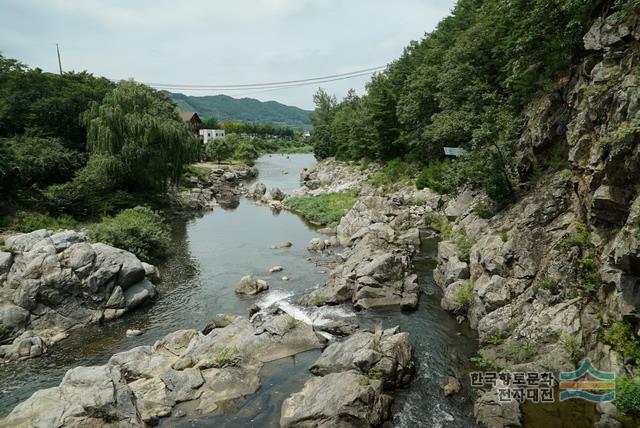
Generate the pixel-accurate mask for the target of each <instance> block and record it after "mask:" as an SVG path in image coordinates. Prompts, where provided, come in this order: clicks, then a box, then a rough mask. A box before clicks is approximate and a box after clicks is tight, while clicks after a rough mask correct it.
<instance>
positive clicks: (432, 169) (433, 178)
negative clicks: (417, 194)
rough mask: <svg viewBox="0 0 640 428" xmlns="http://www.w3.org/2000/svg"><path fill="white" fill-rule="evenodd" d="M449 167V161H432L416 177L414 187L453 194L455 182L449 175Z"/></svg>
mask: <svg viewBox="0 0 640 428" xmlns="http://www.w3.org/2000/svg"><path fill="white" fill-rule="evenodd" d="M449 167H450V162H449V161H440V160H432V161H431V162H429V164H428V165H427V166H426V167H425V168H424V169H423V170H422V171H421V172H420V174H419V175H418V178H417V179H416V187H417V188H418V189H424V188H429V189H431V190H434V191H436V192H438V193H445V194H446V193H453V192H454V191H455V190H456V184H455V181H456V180H455V179H454V177H453V176H452V174H450V171H449Z"/></svg>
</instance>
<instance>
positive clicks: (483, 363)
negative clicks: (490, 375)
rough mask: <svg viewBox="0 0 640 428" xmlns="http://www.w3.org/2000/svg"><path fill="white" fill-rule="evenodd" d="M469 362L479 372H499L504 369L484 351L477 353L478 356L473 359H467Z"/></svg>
mask: <svg viewBox="0 0 640 428" xmlns="http://www.w3.org/2000/svg"><path fill="white" fill-rule="evenodd" d="M469 361H471V363H472V364H473V365H474V366H476V367H477V368H478V369H480V370H485V371H489V370H491V371H500V370H502V369H504V366H503V365H502V364H500V363H499V362H498V361H496V360H495V359H493V358H490V357H489V355H488V354H487V353H486V352H484V351H478V354H477V355H476V356H475V357H471V358H469Z"/></svg>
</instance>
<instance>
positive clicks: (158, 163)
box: [81, 81, 198, 191]
mask: <svg viewBox="0 0 640 428" xmlns="http://www.w3.org/2000/svg"><path fill="white" fill-rule="evenodd" d="M81 121H82V123H83V124H84V125H85V126H86V127H87V148H88V150H89V151H90V152H91V155H92V158H94V159H104V160H105V165H104V168H106V170H107V173H109V174H111V175H112V177H117V179H118V181H119V182H120V183H122V185H123V186H124V187H126V188H128V189H130V190H137V191H139V190H152V191H164V190H166V188H167V186H168V184H169V183H176V182H177V181H178V179H179V178H180V176H181V174H182V169H183V167H184V165H185V164H187V163H189V162H192V161H193V160H195V158H196V156H197V149H198V142H197V139H196V137H195V136H194V135H193V133H192V132H191V130H190V128H189V127H188V126H187V125H186V124H185V123H183V121H182V120H181V119H180V118H179V116H178V114H177V113H176V110H175V105H174V104H173V102H172V101H171V100H170V99H169V97H168V96H166V95H165V94H163V93H161V92H158V91H156V90H154V89H152V88H150V87H148V86H145V85H142V84H139V83H136V82H133V81H122V82H120V83H118V84H117V85H116V87H115V89H114V90H113V91H112V92H111V93H109V94H108V95H107V96H105V97H104V99H103V101H102V103H101V104H97V103H93V104H92V105H91V107H90V108H89V109H88V110H87V111H86V112H85V113H84V114H83V115H82V118H81Z"/></svg>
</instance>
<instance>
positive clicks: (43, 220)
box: [13, 211, 78, 233]
mask: <svg viewBox="0 0 640 428" xmlns="http://www.w3.org/2000/svg"><path fill="white" fill-rule="evenodd" d="M77 225H78V222H77V221H76V220H74V219H73V218H72V217H70V216H68V215H60V216H57V217H53V216H50V215H48V214H42V213H34V212H26V211H20V212H18V214H17V215H16V222H15V225H14V226H13V228H14V229H15V230H17V231H18V232H25V233H27V232H32V231H34V230H38V229H49V230H63V229H74V228H75V227H76V226H77Z"/></svg>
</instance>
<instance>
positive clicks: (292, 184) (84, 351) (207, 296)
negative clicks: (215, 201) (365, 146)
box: [0, 154, 475, 427]
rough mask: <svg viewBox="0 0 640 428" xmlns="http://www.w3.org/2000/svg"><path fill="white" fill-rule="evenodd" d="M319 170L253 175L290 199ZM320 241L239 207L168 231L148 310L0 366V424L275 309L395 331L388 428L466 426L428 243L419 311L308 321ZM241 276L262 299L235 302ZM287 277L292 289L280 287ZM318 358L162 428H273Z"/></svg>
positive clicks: (290, 158)
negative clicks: (299, 298) (42, 392)
mask: <svg viewBox="0 0 640 428" xmlns="http://www.w3.org/2000/svg"><path fill="white" fill-rule="evenodd" d="M314 164H315V159H314V158H313V156H312V155H307V154H297V155H265V156H262V157H261V158H260V159H258V161H257V163H256V166H257V168H258V170H259V171H260V175H259V180H260V181H262V182H263V183H265V184H266V185H267V187H268V188H270V187H272V186H278V187H279V188H280V189H282V190H283V191H285V192H287V193H290V192H291V191H292V190H294V189H296V188H297V187H298V186H299V183H298V174H299V171H300V170H301V169H302V168H309V167H312V166H313V165H314ZM316 229H317V228H315V227H314V226H312V225H309V224H307V223H305V222H304V221H303V220H302V219H301V218H299V217H298V216H297V215H295V214H292V213H289V212H287V211H282V212H279V213H277V212H273V211H272V210H271V209H269V208H268V207H266V206H262V205H257V204H254V203H253V202H251V201H248V200H246V199H244V198H242V199H241V201H240V204H239V205H238V206H237V207H235V208H233V209H228V210H225V209H222V208H216V209H214V210H213V211H211V212H207V213H205V214H204V215H203V216H202V217H199V218H196V219H193V220H189V221H180V222H176V223H174V224H173V252H172V255H171V256H170V258H169V259H168V260H167V261H166V262H165V263H163V264H162V265H161V266H160V268H161V273H162V277H163V281H162V283H161V284H160V285H159V287H158V291H159V298H158V299H157V300H156V301H155V302H154V304H153V305H150V306H148V307H146V308H143V309H141V310H138V311H135V312H134V313H131V314H128V315H127V316H125V317H123V318H121V319H119V320H116V321H113V322H110V323H108V324H104V325H95V326H90V327H86V328H83V329H80V330H78V331H76V332H72V334H71V335H70V337H69V338H68V339H66V340H63V341H62V342H60V343H58V344H56V345H55V346H53V347H52V348H51V350H50V351H49V352H48V353H47V354H45V355H43V356H42V357H40V358H35V359H31V360H27V361H22V362H14V363H8V364H5V365H2V366H0V379H2V384H1V386H0V415H5V414H6V413H8V412H9V411H10V410H11V409H12V408H13V407H14V406H15V405H16V404H17V403H19V402H21V401H23V400H25V399H26V398H28V397H29V396H30V395H31V394H32V393H33V392H34V391H35V390H37V389H41V388H47V387H51V386H55V385H58V384H59V383H60V380H61V378H62V376H63V374H64V373H65V372H66V371H67V370H68V369H69V368H71V367H75V366H79V365H85V366H86V365H98V364H104V363H106V362H107V361H108V359H109V357H110V356H111V355H112V354H114V353H116V352H120V351H123V350H127V349H130V348H133V347H135V346H139V345H146V344H153V343H154V342H155V341H156V340H158V339H159V338H161V337H162V336H164V335H166V334H167V333H169V332H172V331H175V330H179V329H186V328H194V329H201V328H202V327H203V326H204V325H205V324H206V322H207V320H209V319H212V318H214V317H215V316H216V315H218V314H224V313H234V314H243V315H246V314H247V310H248V308H249V307H250V306H251V305H252V304H253V303H257V304H258V305H259V306H261V307H266V306H268V305H270V304H272V303H274V302H275V303H277V304H278V305H280V307H282V308H283V309H284V310H285V311H287V312H289V313H290V314H291V315H293V316H294V317H296V318H299V319H304V320H305V321H307V322H312V323H313V322H319V321H321V320H322V319H324V318H327V317H330V318H337V317H341V318H345V319H347V320H348V321H351V322H355V323H358V324H360V325H361V326H362V327H372V326H373V325H375V324H376V323H378V322H382V324H383V326H385V327H392V326H394V325H400V326H401V328H402V330H403V331H407V332H409V333H410V334H411V339H412V342H413V344H414V353H415V357H416V368H417V370H416V376H415V377H414V379H413V381H412V383H411V385H410V386H409V387H408V388H407V389H404V390H399V391H396V400H395V402H394V413H393V414H394V416H393V419H392V420H391V421H390V422H389V425H390V426H399V427H415V426H429V427H437V426H446V427H458V426H459V427H469V426H473V425H474V423H473V419H472V403H471V401H470V399H468V398H467V397H468V396H469V395H468V394H460V395H458V396H455V397H453V398H445V397H443V394H442V386H443V385H444V383H445V382H446V378H447V373H448V368H449V362H450V361H451V359H453V360H454V361H455V360H457V361H461V362H468V360H469V357H470V356H471V355H473V353H474V352H475V340H474V338H473V335H472V334H471V333H470V332H469V331H467V330H466V329H464V328H462V327H461V326H459V325H458V324H457V323H456V322H455V320H454V319H453V318H452V316H451V315H450V314H448V313H447V312H445V311H443V310H442V309H441V308H440V304H439V302H440V296H441V292H440V289H439V288H438V287H437V286H436V285H435V284H434V282H433V278H432V270H433V267H434V257H435V250H436V243H437V241H436V240H435V238H428V239H425V240H424V242H423V248H422V251H421V253H420V254H419V256H418V258H417V260H416V263H415V264H416V268H417V271H418V274H419V277H420V284H421V287H422V291H423V295H422V298H421V300H420V306H419V308H418V310H417V311H415V312H407V313H405V312H400V311H396V310H394V311H391V310H390V311H375V312H374V311H363V312H360V313H355V312H354V311H353V310H352V309H351V307H350V305H344V306H334V307H325V308H320V309H315V308H313V309H309V308H302V307H299V306H297V305H295V304H294V303H293V302H294V301H295V296H296V295H297V294H299V293H301V292H302V291H304V290H305V289H307V288H309V287H311V286H313V285H314V284H318V283H322V282H323V281H324V280H325V279H326V277H327V273H328V272H327V269H326V268H322V267H318V266H316V264H315V263H314V260H313V259H310V258H309V253H308V252H307V250H306V245H307V243H308V242H309V240H310V239H312V238H314V237H321V236H322V235H321V234H320V233H318V232H317V230H316ZM281 241H291V242H292V243H293V246H292V247H291V248H289V249H286V250H272V249H271V245H273V244H275V243H277V242H281ZM275 265H280V266H283V267H284V271H283V272H279V273H275V274H269V273H268V270H269V268H270V267H272V266H275ZM248 274H254V275H256V276H258V277H261V278H264V279H265V280H267V281H268V282H269V285H270V289H269V291H267V292H265V293H263V294H261V295H260V296H259V297H257V298H239V297H238V296H237V295H236V294H235V293H234V288H235V285H236V283H237V281H238V280H239V279H240V278H241V277H242V276H244V275H248ZM284 275H286V276H287V277H289V281H283V280H282V279H281V278H282V276H284ZM128 328H139V329H142V330H143V331H144V334H143V335H142V336H139V337H132V338H127V337H126V336H125V332H126V330H127V329H128ZM319 352H320V351H309V352H306V353H302V354H298V355H296V356H294V357H291V358H285V359H283V360H279V361H276V362H272V363H268V364H266V365H265V367H264V368H263V369H262V372H261V382H262V386H261V388H260V389H259V390H258V392H256V393H255V394H253V395H251V396H249V397H247V398H246V399H243V400H237V401H235V402H233V403H229V406H228V407H227V408H225V409H224V412H222V413H220V414H216V415H211V416H208V417H204V418H200V419H197V420H194V419H191V418H175V419H173V418H172V419H164V420H162V421H161V425H172V426H174V425H178V426H211V425H215V426H229V427H238V426H256V427H264V426H274V427H275V426H278V420H279V417H280V406H281V404H282V401H283V400H284V399H285V398H286V397H287V396H288V395H289V394H290V393H292V392H295V391H298V390H300V389H301V387H302V385H303V384H304V382H305V380H306V379H308V378H309V377H310V376H311V374H310V373H309V372H308V367H309V366H310V365H311V364H312V363H313V361H315V359H316V358H317V356H318V355H319ZM184 407H188V404H185V405H184ZM175 413H176V412H175V411H174V414H175Z"/></svg>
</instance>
